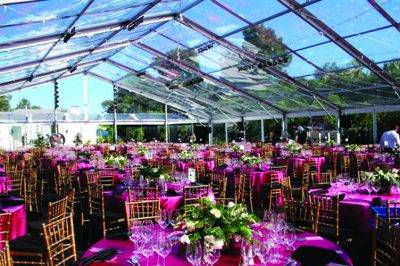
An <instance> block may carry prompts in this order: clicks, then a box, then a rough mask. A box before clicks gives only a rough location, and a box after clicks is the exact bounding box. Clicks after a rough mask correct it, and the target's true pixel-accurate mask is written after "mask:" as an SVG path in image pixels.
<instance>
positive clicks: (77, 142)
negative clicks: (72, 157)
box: [73, 133, 83, 146]
mask: <svg viewBox="0 0 400 266" xmlns="http://www.w3.org/2000/svg"><path fill="white" fill-rule="evenodd" d="M73 143H74V144H75V146H79V145H82V143H83V142H82V136H81V134H80V133H77V134H76V135H75V138H74V141H73Z"/></svg>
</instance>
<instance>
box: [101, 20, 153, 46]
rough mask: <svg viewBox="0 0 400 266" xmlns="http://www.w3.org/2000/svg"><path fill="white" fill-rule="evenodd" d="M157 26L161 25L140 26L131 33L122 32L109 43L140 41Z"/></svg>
mask: <svg viewBox="0 0 400 266" xmlns="http://www.w3.org/2000/svg"><path fill="white" fill-rule="evenodd" d="M157 25H159V24H156V23H153V24H147V25H142V26H138V27H136V28H135V29H133V30H131V31H127V30H122V31H120V32H118V33H117V34H116V35H115V36H114V37H112V38H111V39H110V40H109V41H110V42H119V41H124V40H135V39H139V38H140V37H142V36H144V35H145V34H147V33H149V32H150V30H151V29H153V28H156V27H157Z"/></svg>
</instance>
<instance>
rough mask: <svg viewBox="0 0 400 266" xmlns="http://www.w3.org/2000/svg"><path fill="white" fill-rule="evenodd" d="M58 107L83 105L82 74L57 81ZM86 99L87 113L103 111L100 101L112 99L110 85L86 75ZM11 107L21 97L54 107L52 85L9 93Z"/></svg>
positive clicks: (39, 104) (44, 107)
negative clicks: (58, 90)
mask: <svg viewBox="0 0 400 266" xmlns="http://www.w3.org/2000/svg"><path fill="white" fill-rule="evenodd" d="M59 88H60V107H61V108H69V107H71V106H79V107H81V108H82V107H83V100H82V95H83V75H76V76H73V77H70V78H66V79H62V80H60V81H59ZM88 88H89V89H88V101H89V113H91V114H98V113H101V112H104V110H103V108H102V107H101V103H102V102H103V101H105V100H112V98H113V89H112V85H110V84H108V83H106V82H104V81H101V80H99V79H96V78H92V77H90V76H88ZM10 95H11V97H12V98H11V101H10V103H11V107H12V108H14V107H15V106H16V105H17V104H18V102H19V101H20V100H21V99H22V98H26V99H28V100H29V101H30V102H31V104H32V105H38V106H40V107H42V108H43V109H53V108H54V100H53V99H54V98H53V97H54V96H53V95H54V86H53V84H52V83H49V84H43V85H39V86H35V87H32V88H27V89H24V90H22V91H18V92H14V93H11V94H10Z"/></svg>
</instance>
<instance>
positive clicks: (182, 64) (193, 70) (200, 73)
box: [134, 42, 286, 113]
mask: <svg viewBox="0 0 400 266" xmlns="http://www.w3.org/2000/svg"><path fill="white" fill-rule="evenodd" d="M134 45H135V46H136V47H138V48H140V49H142V50H145V51H147V52H149V53H152V54H154V55H155V56H157V57H159V58H161V59H163V60H166V61H168V62H170V63H172V64H174V65H176V66H178V67H180V68H182V69H184V70H186V71H189V72H191V73H193V74H196V75H198V76H200V77H203V78H205V79H208V80H210V81H211V82H214V83H217V84H220V85H221V86H224V87H227V88H229V89H231V90H232V91H235V92H237V93H239V94H241V95H243V96H245V97H247V98H249V99H251V100H255V101H256V102H259V103H262V104H265V105H267V106H269V107H271V108H273V109H275V110H276V111H278V112H280V113H286V111H285V110H283V109H282V108H280V107H278V106H276V105H275V104H274V103H272V102H270V101H268V100H264V99H261V98H260V97H258V96H255V95H252V94H250V93H248V92H247V91H245V90H242V89H240V88H237V87H236V86H234V85H232V84H231V83H230V82H228V81H225V80H220V79H217V78H215V77H213V76H210V75H208V74H206V73H204V72H203V71H201V70H199V69H196V68H194V67H192V66H191V65H189V64H186V63H185V62H183V61H181V60H176V59H173V58H171V57H169V56H167V55H166V54H164V53H161V52H160V51H158V50H156V49H154V48H151V47H149V46H147V45H145V44H143V43H140V42H138V43H135V44H134Z"/></svg>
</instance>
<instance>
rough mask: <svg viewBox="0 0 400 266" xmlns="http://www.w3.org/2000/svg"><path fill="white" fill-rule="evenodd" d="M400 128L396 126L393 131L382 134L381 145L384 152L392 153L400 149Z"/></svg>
mask: <svg viewBox="0 0 400 266" xmlns="http://www.w3.org/2000/svg"><path fill="white" fill-rule="evenodd" d="M398 131H399V126H394V128H393V130H389V131H385V132H384V133H383V134H382V137H381V141H380V145H381V148H382V150H383V151H384V152H392V151H393V150H395V149H396V148H398V147H400V137H399V133H398Z"/></svg>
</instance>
